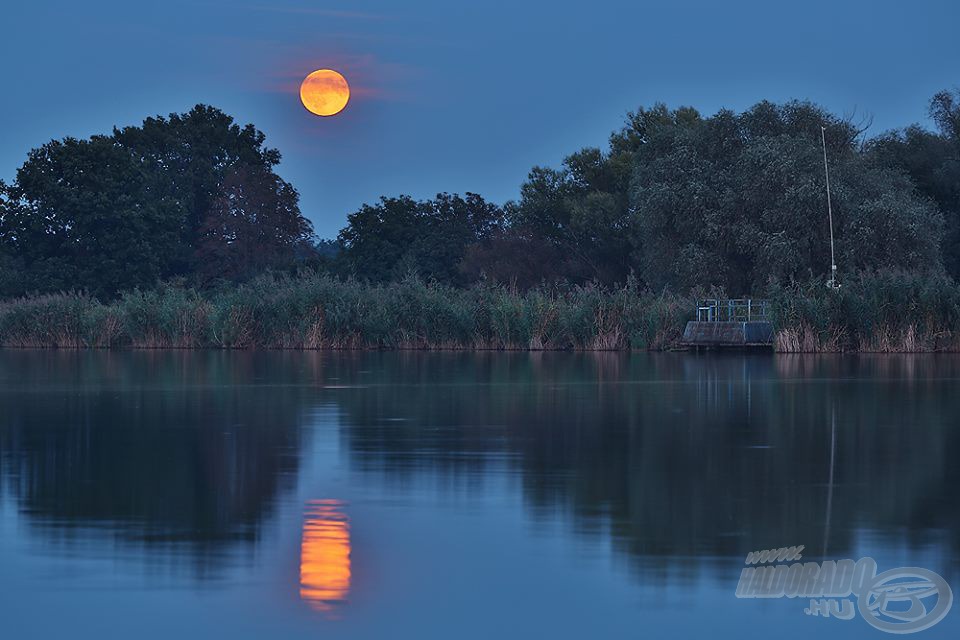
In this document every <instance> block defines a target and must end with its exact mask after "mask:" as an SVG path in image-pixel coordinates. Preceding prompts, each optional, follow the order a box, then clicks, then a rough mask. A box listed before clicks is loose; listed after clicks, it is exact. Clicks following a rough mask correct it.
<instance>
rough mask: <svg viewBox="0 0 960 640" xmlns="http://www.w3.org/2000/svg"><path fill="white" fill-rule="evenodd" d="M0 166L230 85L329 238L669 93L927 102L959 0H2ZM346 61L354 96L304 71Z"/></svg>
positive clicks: (958, 77)
mask: <svg viewBox="0 0 960 640" xmlns="http://www.w3.org/2000/svg"><path fill="white" fill-rule="evenodd" d="M3 18H4V19H3V22H4V26H3V28H2V37H0V60H2V64H3V81H2V86H3V90H2V91H0V123H2V125H0V131H2V135H0V179H4V180H7V181H10V180H11V179H12V178H13V177H14V176H15V175H16V170H17V168H18V167H19V166H20V165H21V164H22V163H23V161H24V159H25V158H26V154H27V152H28V151H29V150H30V149H31V148H35V147H38V146H40V145H42V144H44V143H45V142H47V141H49V140H51V139H57V138H63V137H65V136H74V137H87V136H90V135H93V134H97V133H105V132H109V131H110V130H111V129H112V127H113V126H115V125H118V126H126V125H132V124H139V123H140V122H141V121H142V120H143V119H144V118H145V117H148V116H154V115H167V114H169V113H172V112H184V111H187V110H189V109H190V108H191V107H192V106H193V105H195V104H197V103H204V104H210V105H214V106H216V107H218V108H220V109H222V110H224V111H225V112H227V113H229V114H230V115H231V116H233V117H234V118H235V119H236V120H237V121H238V122H240V123H241V124H245V123H248V122H250V123H253V124H254V125H256V126H257V128H259V129H260V130H261V131H263V132H264V133H265V134H266V136H267V144H268V146H271V147H275V148H277V149H279V150H280V152H281V153H282V156H283V160H282V162H281V164H280V166H279V168H278V173H279V174H280V175H281V176H283V177H284V178H285V179H287V180H289V181H290V182H291V183H293V185H294V186H295V187H296V188H297V190H298V191H299V192H300V195H301V209H302V211H303V213H304V215H305V216H307V217H308V218H310V220H311V221H312V222H313V224H314V228H315V231H316V233H317V235H318V236H320V237H322V238H332V237H335V236H336V234H337V232H338V231H339V229H341V228H342V227H343V226H344V225H345V223H346V217H347V215H348V214H349V213H351V212H353V211H355V210H357V209H358V208H359V207H360V206H361V205H362V204H363V203H373V202H375V201H376V200H377V199H378V198H379V197H380V196H395V195H399V194H408V195H412V196H414V197H416V198H428V197H432V196H434V195H435V194H437V193H439V192H442V191H446V192H451V193H464V192H468V191H469V192H474V193H479V194H481V195H483V196H484V197H485V198H488V199H490V200H493V201H495V202H498V203H502V202H505V201H507V200H510V199H515V198H517V196H518V194H519V188H520V185H521V184H522V182H523V180H524V179H525V178H526V176H527V173H528V172H529V170H530V169H531V167H533V166H535V165H545V166H558V165H559V164H560V163H561V162H562V160H563V158H564V156H566V155H567V154H569V153H572V152H573V151H576V150H577V149H580V148H582V147H585V146H600V147H603V146H605V144H606V140H607V138H608V136H609V134H610V132H611V131H613V130H614V129H617V128H618V127H619V126H620V125H621V123H622V122H623V120H624V117H625V115H626V113H627V112H628V111H631V110H634V109H636V108H637V107H639V106H649V105H652V104H653V103H655V102H665V103H666V104H668V105H669V106H671V107H676V106H681V105H689V106H693V107H696V108H697V109H699V110H700V111H701V113H704V114H712V113H714V112H716V111H717V110H718V109H720V108H730V109H734V110H738V111H739V110H743V109H746V108H749V107H750V106H751V105H753V104H755V103H756V102H758V101H759V100H762V99H769V100H773V101H777V102H782V101H787V100H791V99H809V100H812V101H814V102H817V103H819V104H821V105H823V106H824V107H826V108H828V109H830V110H831V111H833V112H834V113H837V114H839V115H853V116H854V117H855V118H856V119H858V120H859V119H860V118H862V117H869V118H872V122H873V124H872V126H871V128H870V130H869V133H871V134H879V133H881V132H883V131H886V130H889V129H893V128H898V127H902V126H905V125H908V124H911V123H915V122H919V123H921V124H924V125H926V126H930V122H929V120H928V118H927V103H928V101H929V99H930V97H931V96H932V95H933V94H934V93H936V92H937V91H939V90H942V89H947V88H951V87H958V86H960V38H958V37H957V30H956V25H957V24H960V2H957V1H956V0H914V1H913V2H909V3H908V2H902V1H899V0H898V1H889V0H874V1H866V0H851V1H843V0H832V1H821V0H807V1H804V2H789V3H788V2H776V1H774V0H765V1H753V0H751V1H729V2H723V1H719V0H712V1H700V0H688V1H685V2H665V1H660V2H647V1H645V0H635V1H632V2H626V1H621V2H610V1H607V0H591V1H590V2H562V1H559V0H552V1H540V0H537V1H523V0H513V1H512V2H498V1H496V0H484V1H483V2H452V1H450V0H443V1H440V0H438V1H433V0H404V1H403V2H397V1H394V2H386V1H382V0H370V1H367V0H338V1H337V2H309V1H308V0H194V1H189V2H187V1H183V0H166V1H165V2H140V1H137V0H124V1H114V0H107V1H97V0H87V1H85V2H77V1H76V0H66V1H62V0H57V1H46V0H30V1H17V0H13V1H11V2H5V3H4V8H3ZM320 68H333V69H337V70H338V71H340V72H341V73H343V74H344V76H346V78H347V80H348V82H349V83H350V85H351V89H352V96H351V100H350V103H349V104H348V105H347V108H346V109H345V110H344V111H343V112H341V113H340V114H338V115H337V116H333V117H330V118H319V117H317V116H313V115H311V114H309V113H308V112H307V111H306V110H305V109H304V108H303V107H302V105H301V104H300V102H299V97H298V87H299V84H300V81H301V80H302V78H303V77H305V76H306V75H307V74H308V73H309V72H311V71H313V70H315V69H320Z"/></svg>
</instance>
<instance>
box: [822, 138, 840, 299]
mask: <svg viewBox="0 0 960 640" xmlns="http://www.w3.org/2000/svg"><path fill="white" fill-rule="evenodd" d="M820 140H821V142H823V174H824V175H825V176H826V178H827V217H828V218H829V219H830V279H829V280H827V286H828V287H830V288H831V289H839V288H840V285H839V284H838V283H837V259H836V257H835V256H834V252H833V206H832V205H831V203H830V169H829V168H827V128H826V127H824V126H821V127H820Z"/></svg>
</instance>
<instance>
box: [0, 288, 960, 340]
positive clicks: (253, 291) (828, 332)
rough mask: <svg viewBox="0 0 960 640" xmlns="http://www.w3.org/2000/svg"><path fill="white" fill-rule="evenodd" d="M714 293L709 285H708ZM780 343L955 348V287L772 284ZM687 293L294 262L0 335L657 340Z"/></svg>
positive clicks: (689, 304)
mask: <svg viewBox="0 0 960 640" xmlns="http://www.w3.org/2000/svg"><path fill="white" fill-rule="evenodd" d="M715 295H716V294H715ZM766 295H767V297H768V298H769V299H770V300H771V309H772V313H773V317H772V320H773V323H774V329H775V337H774V349H775V350H776V351H778V352H782V353H839V352H880V353H900V352H934V351H954V352H955V351H960V288H958V287H957V285H956V284H954V283H953V281H952V280H950V279H949V278H947V277H946V276H943V275H937V274H933V275H930V274H918V273H912V272H883V273H865V274H860V275H858V276H856V277H854V278H850V279H849V280H847V281H845V282H844V286H843V288H842V289H841V290H840V291H839V292H835V291H830V290H827V289H826V288H824V287H823V286H822V284H811V285H808V286H801V285H791V286H788V287H783V286H777V285H772V286H771V287H770V288H769V290H768V291H767V292H766ZM693 309H694V301H693V296H682V295H675V294H671V293H668V292H662V293H652V292H650V291H646V290H643V289H642V288H640V287H639V286H637V284H636V282H633V281H630V282H628V283H627V284H626V285H625V286H623V287H620V288H617V289H612V290H611V289H603V288H600V287H596V286H567V287H549V288H537V289H532V290H529V291H520V290H517V289H515V288H511V287H506V286H501V285H486V284H481V285H477V286H474V287H471V288H466V289H460V288H454V287H449V286H444V285H440V284H436V283H430V282H424V281H422V280H420V279H417V278H415V277H410V278H406V279H404V280H402V281H399V282H393V283H388V284H368V283H364V282H360V281H358V280H352V279H339V278H336V277H332V276H329V275H323V274H316V273H313V272H304V273H300V274H298V275H295V276H278V275H264V276H261V277H259V278H257V279H255V280H253V281H251V282H248V283H245V284H241V285H238V286H234V287H230V288H225V289H222V290H220V291H215V292H205V293H200V292H197V291H194V290H192V289H188V288H183V287H177V286H164V287H160V288H158V289H156V290H153V291H133V292H131V293H127V294H125V295H123V296H121V297H120V298H119V299H118V300H116V301H114V302H111V303H102V302H100V301H98V300H97V299H95V298H93V297H91V296H88V295H85V294H83V293H62V294H56V295H43V296H36V297H30V298H21V299H16V300H10V301H7V302H3V303H0V345H2V346H7V347H54V348H73V349H75V348H85V347H92V348H98V347H131V348H140V349H199V348H215V349H435V350H436V349H461V350H464V349H465V350H533V351H539V350H578V351H621V350H629V349H633V350H669V349H674V348H678V347H679V346H680V341H681V337H682V334H683V328H684V326H685V324H686V322H687V320H690V319H692V314H693Z"/></svg>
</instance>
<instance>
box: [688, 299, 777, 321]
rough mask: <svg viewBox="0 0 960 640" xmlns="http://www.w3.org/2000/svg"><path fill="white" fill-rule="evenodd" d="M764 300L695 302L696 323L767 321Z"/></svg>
mask: <svg viewBox="0 0 960 640" xmlns="http://www.w3.org/2000/svg"><path fill="white" fill-rule="evenodd" d="M767 307H768V303H767V301H766V300H753V299H752V298H734V299H729V300H721V299H718V298H708V299H706V300H697V322H758V321H764V320H767Z"/></svg>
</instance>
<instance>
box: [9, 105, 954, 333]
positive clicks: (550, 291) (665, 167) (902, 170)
mask: <svg viewBox="0 0 960 640" xmlns="http://www.w3.org/2000/svg"><path fill="white" fill-rule="evenodd" d="M930 115H931V120H932V122H933V123H934V124H935V125H936V130H935V131H933V130H928V129H926V128H923V127H921V126H918V125H914V126H911V127H908V128H906V129H903V130H899V131H893V132H887V133H884V134H881V135H879V136H877V137H872V138H871V137H868V136H867V130H868V129H867V123H866V122H854V121H853V120H852V119H851V118H840V117H837V116H835V115H833V114H830V113H828V112H826V111H824V110H823V109H821V108H819V107H817V106H816V105H812V104H809V103H804V102H793V103H787V104H782V105H776V104H772V103H769V102H761V103H758V104H757V105H755V106H754V107H752V108H750V109H748V110H746V111H744V112H742V113H734V112H731V111H726V110H722V111H720V112H718V113H716V114H714V115H712V116H704V115H702V114H700V113H699V112H697V111H696V110H695V109H692V108H689V107H681V108H678V109H668V108H667V107H666V106H664V105H654V106H653V107H650V108H641V109H638V110H637V111H636V112H633V113H630V114H629V115H628V117H627V118H626V121H625V123H624V125H623V127H622V128H621V129H619V130H617V131H615V132H613V134H611V136H610V139H609V144H608V145H607V147H606V148H605V149H600V148H587V149H583V150H581V151H578V152H576V153H574V154H572V155H570V156H569V157H567V158H566V159H565V160H564V162H563V165H562V167H560V168H545V167H534V168H533V169H532V170H531V172H530V174H529V176H528V178H527V180H526V181H525V182H524V183H523V185H522V187H521V190H520V197H519V198H518V200H517V201H515V202H508V203H506V204H504V205H502V206H501V205H498V204H494V203H491V202H489V201H486V200H485V199H484V198H483V197H481V196H480V195H477V194H472V193H467V194H465V195H463V196H461V195H456V194H447V193H441V194H438V195H437V196H436V197H435V198H432V199H427V200H416V199H414V198H411V197H408V196H403V195H400V196H396V197H384V198H381V199H380V200H379V201H378V202H376V203H374V204H364V205H363V206H362V207H360V209H358V210H357V211H356V212H354V213H352V214H350V215H349V216H348V218H347V225H346V227H345V228H344V229H343V230H342V231H341V232H340V234H339V236H338V237H337V239H336V240H318V239H316V238H315V237H314V236H313V233H312V229H311V225H310V222H309V221H308V220H307V218H306V217H304V216H303V215H302V213H301V211H300V209H299V204H298V195H297V192H296V190H295V189H294V187H293V186H292V185H290V184H289V183H287V182H285V181H284V180H283V179H282V178H281V177H280V176H279V175H278V174H277V173H276V171H275V169H276V168H277V166H278V164H279V162H280V154H279V152H277V151H276V150H274V149H270V148H268V147H266V146H265V144H264V143H265V138H264V136H263V134H262V133H261V132H259V131H258V130H256V129H255V128H254V127H253V126H252V125H247V126H245V127H240V126H238V125H236V124H235V123H234V122H233V120H232V119H231V118H230V117H229V116H227V115H226V114H223V113H222V112H220V111H218V110H217V109H214V108H212V107H206V106H202V105H201V106H198V107H196V108H194V109H193V110H192V111H190V112H189V113H185V114H173V115H171V116H170V117H169V118H148V119H147V120H145V121H144V123H143V124H142V125H141V126H139V127H126V128H124V129H115V130H114V131H113V132H112V134H110V135H104V136H94V137H92V138H90V139H87V140H75V139H69V138H68V139H64V140H62V141H52V142H50V143H48V144H46V145H44V146H42V147H40V148H38V149H36V150H34V151H32V152H31V153H30V154H29V156H28V158H27V160H26V162H25V163H24V165H23V166H22V167H21V168H20V169H19V171H18V172H17V178H16V180H15V181H14V182H13V183H12V184H10V185H5V184H2V183H0V299H3V300H6V301H5V302H0V344H2V345H5V346H24V347H28V346H36V347H41V346H58V347H112V346H130V347H143V348H160V347H163V348H202V347H216V348H456V349H628V348H630V349H666V348H672V347H674V346H676V345H677V344H678V341H679V337H680V335H681V333H682V330H683V325H684V323H685V322H686V320H688V319H690V317H691V316H692V314H693V310H694V306H695V305H694V300H695V299H696V298H697V297H701V296H704V295H706V294H707V293H710V294H711V296H723V295H728V296H731V297H739V296H748V295H751V296H754V297H767V298H770V299H771V300H772V301H773V305H772V309H773V313H774V322H775V326H776V330H777V335H776V345H775V346H776V348H777V349H779V350H781V351H788V352H793V351H944V350H960V338H958V337H957V334H958V329H960V288H958V286H957V285H956V283H955V279H956V278H960V92H956V91H955V92H952V93H951V92H942V93H939V94H937V95H936V96H934V98H933V99H932V100H931V102H930ZM821 127H824V130H823V135H824V138H825V140H826V146H827V155H828V160H829V163H830V171H831V179H832V184H833V187H834V189H833V191H834V201H833V205H834V223H835V235H836V238H837V263H838V265H839V266H840V275H841V283H842V285H843V287H842V288H841V290H840V291H839V292H837V291H832V290H828V289H827V288H826V287H824V286H823V283H824V282H825V281H826V279H827V277H828V274H827V272H828V270H829V264H830V259H829V246H830V245H829V227H828V226H827V221H826V216H825V209H826V201H825V181H824V173H823V152H822V149H821V147H820V145H821Z"/></svg>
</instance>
